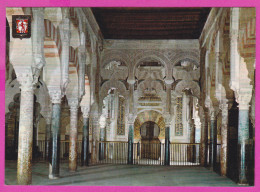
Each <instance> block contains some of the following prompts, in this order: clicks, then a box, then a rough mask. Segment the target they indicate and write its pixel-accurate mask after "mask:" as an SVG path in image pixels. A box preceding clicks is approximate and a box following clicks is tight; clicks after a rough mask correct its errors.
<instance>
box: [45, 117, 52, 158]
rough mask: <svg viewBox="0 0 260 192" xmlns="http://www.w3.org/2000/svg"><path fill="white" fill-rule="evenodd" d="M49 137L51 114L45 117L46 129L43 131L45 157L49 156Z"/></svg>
mask: <svg viewBox="0 0 260 192" xmlns="http://www.w3.org/2000/svg"><path fill="white" fill-rule="evenodd" d="M50 138H51V116H50V117H47V118H46V131H45V159H46V160H47V159H48V158H49V142H50Z"/></svg>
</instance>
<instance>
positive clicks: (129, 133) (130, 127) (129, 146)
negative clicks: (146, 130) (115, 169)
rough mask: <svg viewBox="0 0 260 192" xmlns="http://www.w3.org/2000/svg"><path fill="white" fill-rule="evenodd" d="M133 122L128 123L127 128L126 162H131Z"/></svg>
mask: <svg viewBox="0 0 260 192" xmlns="http://www.w3.org/2000/svg"><path fill="white" fill-rule="evenodd" d="M133 143H134V124H133V123H129V130H128V159H127V164H133V163H134V161H133Z"/></svg>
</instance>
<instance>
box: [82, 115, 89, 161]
mask: <svg viewBox="0 0 260 192" xmlns="http://www.w3.org/2000/svg"><path fill="white" fill-rule="evenodd" d="M88 159H89V118H84V119H83V138H82V153H81V165H82V166H88V165H89V162H88Z"/></svg>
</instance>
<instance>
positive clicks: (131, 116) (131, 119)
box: [128, 113, 135, 124]
mask: <svg viewBox="0 0 260 192" xmlns="http://www.w3.org/2000/svg"><path fill="white" fill-rule="evenodd" d="M134 122H135V116H134V114H132V113H129V114H128V124H134Z"/></svg>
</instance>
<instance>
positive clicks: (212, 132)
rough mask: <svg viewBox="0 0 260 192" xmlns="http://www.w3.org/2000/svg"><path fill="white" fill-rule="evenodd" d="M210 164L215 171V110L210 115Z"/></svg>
mask: <svg viewBox="0 0 260 192" xmlns="http://www.w3.org/2000/svg"><path fill="white" fill-rule="evenodd" d="M210 143H211V145H210V151H211V153H210V155H211V158H210V160H211V161H210V165H211V168H212V169H213V170H214V171H216V160H217V121H216V116H215V112H213V114H211V117H210Z"/></svg>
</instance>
